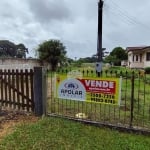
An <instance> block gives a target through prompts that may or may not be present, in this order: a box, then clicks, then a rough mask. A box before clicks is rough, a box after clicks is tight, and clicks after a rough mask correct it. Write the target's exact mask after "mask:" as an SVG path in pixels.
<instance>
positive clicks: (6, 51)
mask: <svg viewBox="0 0 150 150" xmlns="http://www.w3.org/2000/svg"><path fill="white" fill-rule="evenodd" d="M26 52H28V49H27V48H26V47H25V46H24V44H22V43H20V44H18V45H16V44H14V43H13V42H10V41H8V40H0V57H18V58H26Z"/></svg>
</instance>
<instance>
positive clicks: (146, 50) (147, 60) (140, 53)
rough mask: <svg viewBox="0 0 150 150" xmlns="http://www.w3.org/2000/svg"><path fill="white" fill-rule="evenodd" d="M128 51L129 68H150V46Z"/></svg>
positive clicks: (130, 48) (129, 48)
mask: <svg viewBox="0 0 150 150" xmlns="http://www.w3.org/2000/svg"><path fill="white" fill-rule="evenodd" d="M126 50H127V53H128V67H129V68H139V69H142V68H146V67H150V46H140V47H127V48H126Z"/></svg>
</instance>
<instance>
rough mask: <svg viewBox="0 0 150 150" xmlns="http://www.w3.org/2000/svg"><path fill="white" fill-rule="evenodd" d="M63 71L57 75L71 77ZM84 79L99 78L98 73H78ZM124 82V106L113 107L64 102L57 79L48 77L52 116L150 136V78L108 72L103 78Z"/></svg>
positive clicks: (48, 111)
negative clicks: (57, 86)
mask: <svg viewBox="0 0 150 150" xmlns="http://www.w3.org/2000/svg"><path fill="white" fill-rule="evenodd" d="M68 72H69V71H68V70H62V71H60V72H57V74H61V75H65V74H68ZM79 72H80V73H81V74H82V76H83V77H95V78H97V77H96V73H95V72H94V71H92V70H91V71H89V70H87V71H85V70H82V71H81V70H78V73H79ZM103 77H105V78H120V77H121V78H122V85H121V103H120V105H111V104H103V103H96V102H95V103H89V102H85V101H77V100H68V99H60V98H56V97H55V96H54V94H55V86H56V85H55V75H54V73H50V74H49V77H48V101H47V103H48V107H47V113H48V115H53V116H59V117H65V118H68V119H73V120H79V121H83V122H86V123H93V124H96V125H104V126H109V127H114V128H119V129H125V130H132V131H140V132H146V133H150V75H149V74H145V73H144V72H143V71H130V72H127V71H126V72H122V71H105V72H102V73H101V77H100V78H103Z"/></svg>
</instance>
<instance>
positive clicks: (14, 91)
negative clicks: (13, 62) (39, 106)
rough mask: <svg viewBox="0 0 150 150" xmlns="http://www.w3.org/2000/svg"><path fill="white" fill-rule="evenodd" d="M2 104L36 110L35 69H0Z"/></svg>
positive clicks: (0, 98)
mask: <svg viewBox="0 0 150 150" xmlns="http://www.w3.org/2000/svg"><path fill="white" fill-rule="evenodd" d="M0 88H1V89H0V91H1V94H0V105H2V106H4V107H10V108H13V109H18V110H27V111H33V110H34V97H33V95H34V94H33V70H25V71H23V70H20V71H19V70H0Z"/></svg>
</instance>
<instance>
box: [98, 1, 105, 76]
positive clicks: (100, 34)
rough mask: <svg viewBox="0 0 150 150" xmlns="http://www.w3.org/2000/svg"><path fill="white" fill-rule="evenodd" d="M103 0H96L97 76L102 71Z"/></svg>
mask: <svg viewBox="0 0 150 150" xmlns="http://www.w3.org/2000/svg"><path fill="white" fill-rule="evenodd" d="M103 3H104V1H103V0H99V2H98V36H97V63H96V72H97V76H98V77H100V74H101V71H102V55H103V50H102V14H103Z"/></svg>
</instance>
